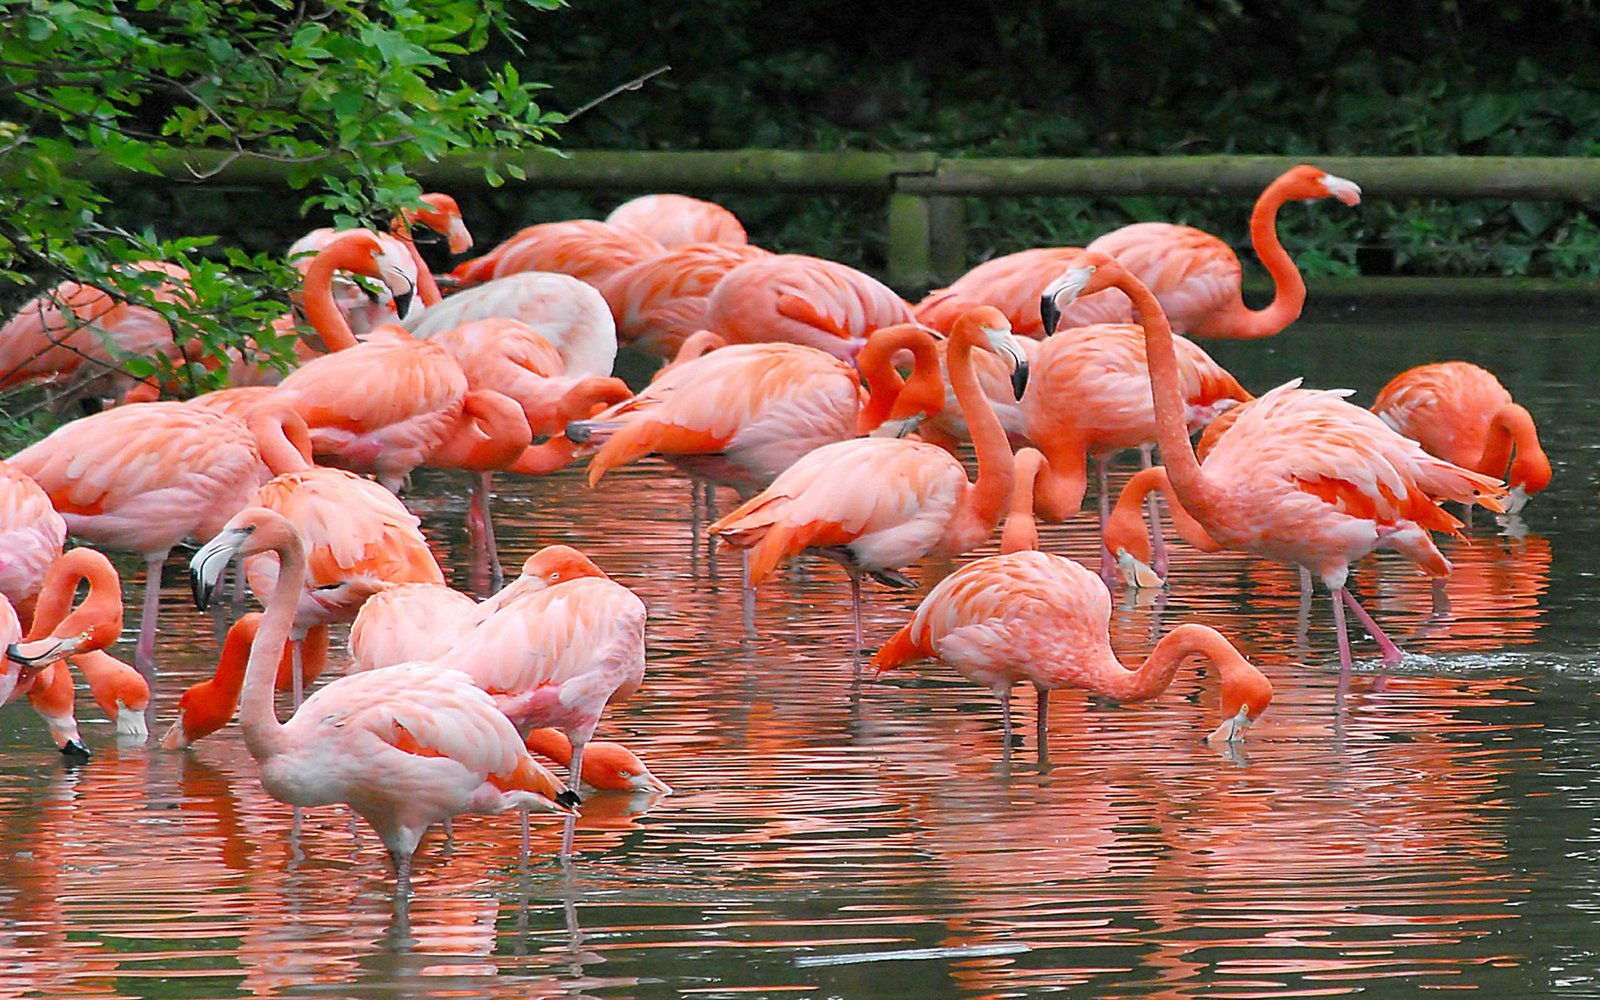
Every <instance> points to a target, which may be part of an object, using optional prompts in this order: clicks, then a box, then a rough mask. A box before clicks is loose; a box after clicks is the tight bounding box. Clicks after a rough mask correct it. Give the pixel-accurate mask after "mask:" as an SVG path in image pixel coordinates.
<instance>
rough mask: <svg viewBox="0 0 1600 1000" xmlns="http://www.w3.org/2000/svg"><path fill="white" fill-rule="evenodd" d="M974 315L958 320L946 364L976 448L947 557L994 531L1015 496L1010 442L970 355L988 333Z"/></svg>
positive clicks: (948, 535)
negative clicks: (974, 475) (974, 474)
mask: <svg viewBox="0 0 1600 1000" xmlns="http://www.w3.org/2000/svg"><path fill="white" fill-rule="evenodd" d="M970 317H971V314H970V313H969V314H968V315H967V316H964V317H962V319H960V320H957V321H956V325H955V330H954V331H953V333H952V334H951V337H950V346H949V348H948V349H947V363H948V365H949V367H950V386H951V388H952V389H954V390H955V396H956V403H957V405H959V406H960V407H961V415H962V416H963V417H964V418H965V419H966V421H967V431H968V433H969V435H970V436H971V438H972V448H973V450H974V451H975V452H977V456H978V479H977V481H976V482H974V483H973V484H972V485H971V487H970V488H969V489H968V490H967V491H966V494H965V495H964V496H963V497H962V498H961V504H960V506H959V507H958V508H957V509H956V513H955V517H953V518H952V519H951V521H950V526H949V527H948V528H946V529H945V533H944V537H943V538H941V539H940V540H939V547H938V550H939V551H941V552H944V553H958V552H965V551H967V550H968V549H971V548H972V547H973V546H975V545H979V544H981V543H982V542H983V540H984V539H986V538H988V537H989V535H990V534H992V533H993V532H994V526H995V525H996V524H998V523H999V521H1000V514H1001V512H1002V511H1004V510H1005V507H1006V502H1007V501H1008V500H1009V499H1010V497H1011V483H1012V479H1013V478H1014V477H1013V471H1012V464H1013V461H1012V455H1011V441H1010V440H1009V439H1008V438H1007V437H1006V431H1005V428H1004V427H1002V426H1001V425H1000V418H999V417H998V416H996V415H995V412H994V407H993V406H992V405H991V404H990V403H989V397H988V396H986V395H984V392H983V387H982V386H980V385H979V384H978V374H977V372H976V371H975V370H974V368H973V365H972V352H973V351H974V350H976V349H977V347H978V344H979V343H980V338H982V337H984V336H985V334H984V332H983V328H982V326H981V325H980V324H979V323H977V322H976V321H973V320H972V319H971V318H970Z"/></svg>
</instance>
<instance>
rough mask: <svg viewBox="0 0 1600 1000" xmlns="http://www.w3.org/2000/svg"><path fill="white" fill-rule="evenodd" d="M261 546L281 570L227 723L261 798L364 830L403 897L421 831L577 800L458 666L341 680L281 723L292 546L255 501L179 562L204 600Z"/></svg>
mask: <svg viewBox="0 0 1600 1000" xmlns="http://www.w3.org/2000/svg"><path fill="white" fill-rule="evenodd" d="M267 552H273V553H276V554H277V556H278V561H279V564H280V566H281V570H280V572H279V574H278V582H277V584H276V586H275V587H274V588H273V593H272V595H271V597H270V598H269V599H268V601H267V605H266V610H265V612H264V614H263V617H262V620H261V625H260V628H259V630H258V631H257V633H256V638H255V641H254V642H252V643H251V645H250V659H249V662H248V663H247V664H246V666H245V674H244V689H243V691H242V693H241V696H240V706H239V723H240V727H241V728H242V729H243V730H244V739H245V746H246V747H248V748H249V750H250V755H251V756H252V757H254V758H255V759H256V762H257V764H259V765H260V768H261V784H262V787H264V788H265V789H266V791H267V794H269V795H271V796H272V797H273V798H275V799H277V800H278V801H280V802H285V803H288V804H290V805H294V806H319V805H332V804H334V803H341V802H342V803H346V804H348V805H349V806H350V809H351V811H352V812H354V813H355V814H356V815H358V816H360V817H362V818H363V819H365V820H366V821H367V822H368V823H370V824H372V826H373V828H374V829H375V830H376V831H377V833H378V837H379V839H381V840H382V841H383V844H384V846H385V847H386V848H387V849H388V851H389V857H390V859H391V860H392V862H393V863H394V867H395V876H396V889H397V891H398V892H401V893H404V892H407V891H409V888H410V877H411V858H412V855H413V854H414V853H415V852H416V849H417V845H418V843H419V842H420V841H421V840H422V835H423V834H424V833H425V832H426V831H427V829H428V827H430V826H432V825H433V824H434V823H437V822H439V821H441V820H444V819H448V818H450V817H452V816H455V815H457V814H460V813H464V812H481V813H501V812H506V811H508V810H512V809H518V810H522V811H523V813H524V816H526V812H527V810H530V809H541V810H548V811H552V812H563V813H568V814H571V813H572V806H573V805H575V804H576V802H577V796H576V795H574V794H572V793H571V792H570V791H568V790H567V789H565V788H563V787H562V785H561V782H560V781H559V780H558V779H557V778H556V777H555V776H554V775H553V774H551V773H550V772H549V771H548V770H547V769H546V768H545V767H544V766H543V765H541V764H539V763H538V762H536V761H535V760H534V759H533V758H532V757H531V756H530V755H529V753H528V748H527V747H526V746H525V745H524V744H523V742H522V738H521V737H520V736H519V735H518V734H517V731H516V728H515V727H514V726H512V725H511V723H510V721H509V720H507V719H506V717H505V716H504V715H503V714H501V712H500V711H499V709H497V708H496V707H495V705H494V700H493V699H492V698H490V697H489V696H488V695H487V694H486V693H485V692H483V691H482V690H480V689H479V688H477V687H476V686H474V685H473V683H472V680H471V678H469V677H468V676H467V675H465V674H463V673H461V672H460V671H457V670H452V669H450V668H448V667H444V666H440V665H437V664H434V663H403V664H399V665H396V666H393V667H387V668H385V669H382V670H370V671H367V672H365V673H360V674H351V675H350V676H348V677H341V678H339V679H338V680H336V681H334V682H333V683H331V684H328V685H326V686H325V687H323V688H322V689H321V690H319V691H317V692H316V693H315V694H313V695H312V696H311V697H309V698H307V699H306V701H305V704H304V705H302V706H301V707H300V709H299V710H298V711H297V712H295V714H294V715H293V716H292V717H290V719H289V721H288V722H286V723H280V722H279V721H278V718H277V713H276V711H275V709H274V707H273V699H272V679H271V675H272V674H273V673H275V672H276V671H277V667H278V660H279V657H280V655H281V652H282V649H283V644H284V641H285V640H286V639H287V638H288V637H289V633H290V630H291V628H292V627H293V625H294V617H295V607H296V605H297V604H298V602H299V596H300V593H301V590H302V589H303V587H304V583H305V568H306V560H305V546H304V544H303V543H302V542H301V540H300V538H299V536H298V535H297V533H296V532H295V530H294V526H293V525H292V524H290V523H289V522H288V521H287V520H286V519H284V518H283V517H281V516H280V515H278V514H276V513H274V512H272V511H269V510H265V509H263V508H260V507H251V508H247V509H245V510H244V511H241V512H240V513H239V514H238V515H237V516H236V517H234V518H233V519H232V520H231V521H229V522H228V524H227V525H226V526H225V527H224V528H223V530H222V531H221V532H219V533H218V535H217V536H216V537H215V538H213V539H212V540H211V541H210V542H207V543H206V544H205V545H204V546H202V547H201V549H200V551H199V552H197V553H195V556H194V558H193V559H192V560H191V561H190V567H191V572H192V573H193V575H194V583H195V597H196V601H197V603H199V604H201V605H204V604H205V603H206V601H207V600H208V599H209V598H210V596H211V593H212V591H213V590H214V588H215V587H216V585H217V582H218V580H219V579H220V578H221V576H222V573H223V571H224V570H225V569H226V568H227V566H228V563H229V562H230V561H231V560H232V559H233V558H234V557H235V556H236V555H245V556H249V555H255V554H259V553H267Z"/></svg>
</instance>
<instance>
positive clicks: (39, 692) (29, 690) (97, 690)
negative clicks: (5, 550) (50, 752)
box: [0, 548, 150, 758]
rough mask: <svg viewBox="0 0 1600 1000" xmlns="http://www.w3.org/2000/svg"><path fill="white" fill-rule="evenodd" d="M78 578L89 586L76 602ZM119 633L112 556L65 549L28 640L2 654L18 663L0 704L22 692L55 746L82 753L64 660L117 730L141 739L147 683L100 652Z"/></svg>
mask: <svg viewBox="0 0 1600 1000" xmlns="http://www.w3.org/2000/svg"><path fill="white" fill-rule="evenodd" d="M84 582H87V583H88V585H89V589H88V592H87V593H86V595H85V596H84V599H83V601H82V602H81V603H80V604H79V605H78V606H77V607H76V608H74V607H73V606H72V601H73V598H74V595H75V594H76V593H77V589H78V584H79V583H84ZM121 633H122V581H121V579H120V578H119V577H118V576H117V571H116V568H115V567H113V566H112V565H111V561H110V560H108V559H107V558H106V557H105V556H104V555H101V554H100V553H99V552H96V551H95V550H94V549H90V548H76V549H71V550H69V551H67V552H65V553H63V554H62V555H61V556H60V557H59V558H58V559H56V561H55V562H54V563H53V564H52V565H51V566H50V569H49V572H48V573H46V575H45V580H44V586H43V587H42V588H41V590H40V592H39V598H38V604H37V607H36V609H35V612H34V617H33V625H32V627H30V628H29V629H28V633H27V637H26V639H25V640H24V641H20V642H16V643H15V644H14V645H11V646H10V647H9V648H8V649H6V656H7V658H9V659H10V660H12V661H13V662H15V663H17V664H21V665H22V666H23V670H22V671H21V675H20V676H18V677H16V678H15V680H16V686H15V688H14V689H13V690H12V691H10V692H9V693H8V694H5V695H0V704H3V703H4V702H6V701H8V700H12V699H15V698H17V697H20V696H21V695H27V696H28V699H29V701H31V702H32V703H33V707H34V708H35V709H36V710H37V711H38V712H39V714H40V715H41V716H43V717H44V720H45V723H46V725H48V726H49V728H50V734H51V736H52V737H53V738H54V740H55V742H56V745H57V746H58V747H60V748H61V752H62V753H63V754H65V755H67V756H69V757H77V758H83V757H88V756H89V751H88V750H87V749H86V748H85V747H84V745H83V740H82V739H81V738H80V736H79V735H78V722H77V718H76V717H75V714H74V711H73V708H74V704H73V703H74V700H75V698H74V692H73V689H72V678H71V676H70V673H69V671H68V665H69V663H70V664H71V665H75V666H77V667H78V669H79V670H80V671H82V673H83V675H84V678H85V680H87V681H88V682H89V690H90V692H91V693H92V694H93V695H94V699H95V702H96V704H98V705H99V706H100V707H101V709H102V710H104V711H105V713H106V716H107V717H108V718H110V719H111V720H112V721H113V722H114V723H115V724H116V731H117V733H118V734H119V735H126V736H133V737H137V738H138V739H140V740H142V739H143V738H144V737H145V736H147V735H148V734H149V730H148V728H147V727H146V723H145V718H144V712H145V709H146V708H147V707H148V706H149V704H150V686H149V684H148V683H147V682H146V681H145V679H144V677H142V676H141V675H140V674H139V672H138V671H136V670H134V669H133V668H132V667H130V666H128V665H127V664H126V663H123V662H122V661H121V660H118V659H116V658H115V657H113V656H111V655H110V654H108V653H105V652H104V650H105V649H107V648H109V647H110V646H111V645H112V644H113V643H115V642H116V641H117V638H118V636H120V635H121ZM69 658H70V659H69Z"/></svg>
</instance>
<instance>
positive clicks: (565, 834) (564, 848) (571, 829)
mask: <svg viewBox="0 0 1600 1000" xmlns="http://www.w3.org/2000/svg"><path fill="white" fill-rule="evenodd" d="M577 832H578V817H576V816H568V817H567V822H566V823H565V824H564V825H563V826H562V827H561V860H562V861H570V860H571V859H572V838H573V835H574V834H576V833H577Z"/></svg>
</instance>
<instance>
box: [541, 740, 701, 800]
mask: <svg viewBox="0 0 1600 1000" xmlns="http://www.w3.org/2000/svg"><path fill="white" fill-rule="evenodd" d="M523 742H524V743H526V744H527V746H528V750H529V751H530V752H532V753H536V754H538V755H539V756H541V757H543V758H545V759H546V760H549V761H554V762H555V763H557V764H561V765H563V766H567V767H570V766H571V765H572V741H571V740H569V739H567V738H566V736H565V735H563V734H562V732H561V730H559V729H552V728H548V727H547V728H544V729H535V730H533V731H531V732H529V733H528V736H527V739H525V740H524V741H523ZM582 781H583V784H582V787H583V788H584V789H587V790H589V791H593V792H657V793H660V794H662V795H671V794H672V786H671V785H669V784H667V783H666V782H665V781H662V780H661V779H660V778H658V777H656V776H655V775H654V774H651V773H650V769H649V768H648V767H646V766H645V764H644V761H642V760H640V759H639V755H638V754H636V753H634V752H633V751H632V750H629V749H628V748H627V747H625V746H623V745H622V744H621V743H611V742H609V741H607V740H591V741H590V742H589V743H588V744H586V745H585V746H584V750H583V778H582Z"/></svg>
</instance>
